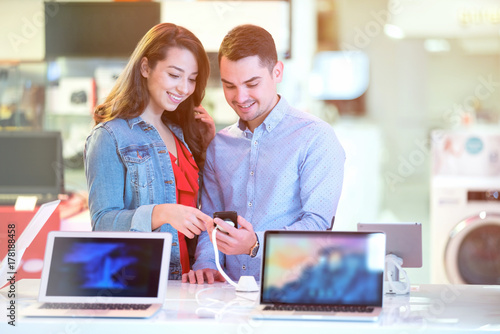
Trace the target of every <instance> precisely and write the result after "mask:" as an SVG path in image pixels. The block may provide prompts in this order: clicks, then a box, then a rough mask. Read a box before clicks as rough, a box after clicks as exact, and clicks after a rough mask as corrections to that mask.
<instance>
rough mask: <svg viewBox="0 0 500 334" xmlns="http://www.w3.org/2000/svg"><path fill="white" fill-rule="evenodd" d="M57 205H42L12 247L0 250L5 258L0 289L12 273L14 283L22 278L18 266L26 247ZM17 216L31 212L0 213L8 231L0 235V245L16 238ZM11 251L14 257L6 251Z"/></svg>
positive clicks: (0, 267) (54, 203)
mask: <svg viewBox="0 0 500 334" xmlns="http://www.w3.org/2000/svg"><path fill="white" fill-rule="evenodd" d="M59 203H61V201H60V200H56V201H52V202H48V203H45V204H42V205H41V206H40V208H39V209H38V211H37V212H36V213H35V215H34V216H33V218H32V219H31V220H30V222H29V223H28V225H26V228H25V229H24V230H23V232H22V233H21V235H20V236H19V237H18V238H17V240H16V242H15V243H14V245H12V246H9V247H6V248H5V250H0V254H2V255H3V254H5V257H4V258H3V260H2V263H1V264H0V288H1V287H3V286H5V285H6V284H7V283H8V282H9V281H11V277H12V276H13V275H14V273H15V275H14V280H16V281H17V280H19V279H21V278H23V277H22V276H23V274H26V273H25V272H24V270H23V269H22V267H21V266H20V265H21V263H22V259H23V255H24V253H25V252H26V250H27V249H28V247H29V246H30V245H31V244H32V243H33V241H34V240H35V238H36V237H37V236H38V235H39V234H40V231H41V230H42V228H43V227H44V225H45V224H46V223H47V221H48V220H49V218H50V217H51V216H52V214H53V213H54V211H55V210H56V208H57V207H58V206H59ZM19 215H22V217H25V216H27V215H31V212H27V211H19V212H13V213H12V212H7V213H5V214H2V212H0V218H1V219H0V221H1V222H3V223H5V230H6V232H7V231H8V233H4V234H0V241H2V242H0V244H2V245H7V244H9V245H10V243H8V241H9V239H11V238H14V237H15V236H16V232H17V230H18V228H19V227H20V226H19V225H20V224H19V222H18V221H17V220H16V219H15V218H16V217H18V216H19ZM4 242H5V243H4ZM40 242H43V240H40ZM32 247H33V246H32ZM31 249H32V248H31ZM31 249H30V250H31ZM11 250H13V251H14V252H13V253H14V254H15V256H14V257H13V256H9V252H8V251H11ZM29 252H30V251H28V253H29Z"/></svg>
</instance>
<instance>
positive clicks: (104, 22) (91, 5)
mask: <svg viewBox="0 0 500 334" xmlns="http://www.w3.org/2000/svg"><path fill="white" fill-rule="evenodd" d="M45 13H46V15H45V55H46V58H47V59H53V58H56V57H127V58H128V57H129V56H130V55H131V54H132V51H133V50H134V49H135V46H136V45H137V43H138V42H139V40H140V39H141V38H142V37H143V36H144V35H145V34H146V32H147V31H148V30H149V29H151V28H152V27H153V26H154V25H156V24H158V23H160V3H159V2H142V1H141V2H114V1H113V2H95V1H94V2H88V1H86V2H83V1H82V2H58V1H57V2H56V1H49V2H45Z"/></svg>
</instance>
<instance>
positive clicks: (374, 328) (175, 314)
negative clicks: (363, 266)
mask: <svg viewBox="0 0 500 334" xmlns="http://www.w3.org/2000/svg"><path fill="white" fill-rule="evenodd" d="M38 284H39V280H23V281H21V282H19V283H18V284H17V286H16V292H17V296H18V300H17V301H16V306H17V310H16V312H17V315H16V322H15V323H16V326H15V327H13V326H10V325H8V320H9V319H7V318H6V315H7V310H6V308H7V307H6V306H7V303H9V298H8V296H7V294H6V292H7V291H5V289H4V290H3V291H2V292H1V294H0V299H1V302H0V304H1V305H2V306H1V307H0V308H1V309H2V310H3V312H2V313H3V314H2V315H1V319H2V321H1V323H0V333H37V334H42V333H51V334H53V333H54V334H55V333H67V334H70V333H106V334H114V333H116V334H126V333H134V334H138V333H139V334H140V333H148V334H153V333H162V334H165V333H176V334H180V333H190V334H193V333H203V334H206V333H242V334H251V333H259V334H260V333H272V334H276V333H286V334H292V333H300V334H304V333H327V332H328V333H335V334H341V333H349V334H353V333H384V334H386V333H398V334H402V333H405V334H407V333H440V334H442V333H482V332H496V333H498V332H500V286H478V285H414V286H412V289H411V293H410V295H406V296H392V297H390V296H388V295H386V297H385V298H384V311H383V313H382V316H381V318H380V319H379V320H378V321H377V322H373V323H371V322H370V323H362V322H332V321H255V320H252V319H250V318H249V317H248V314H249V313H250V311H251V309H252V308H253V306H254V304H255V299H256V298H257V293H236V292H235V290H234V288H233V287H232V286H230V285H229V284H226V283H216V284H213V285H208V284H205V285H190V284H186V283H184V284H182V283H180V282H178V281H170V282H169V286H168V292H167V297H166V299H165V303H164V306H163V309H162V310H160V311H159V312H158V313H157V314H156V315H155V316H154V317H152V318H150V319H105V318H104V319H102V318H100V319H96V318H25V317H22V316H20V315H19V311H22V308H23V307H26V306H27V305H29V304H31V303H33V302H35V301H36V296H37V293H38Z"/></svg>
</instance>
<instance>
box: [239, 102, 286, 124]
mask: <svg viewBox="0 0 500 334" xmlns="http://www.w3.org/2000/svg"><path fill="white" fill-rule="evenodd" d="M278 96H279V98H280V99H279V101H278V103H276V105H275V106H274V108H273V110H271V112H270V113H269V115H267V117H266V119H265V120H264V122H262V124H261V125H259V126H258V127H262V126H263V127H264V128H265V129H266V130H267V131H268V132H271V131H272V130H273V129H274V128H275V127H276V126H277V125H278V123H279V122H280V121H281V120H282V119H283V116H285V114H286V111H287V109H288V103H287V102H286V101H285V99H284V98H283V97H282V96H280V95H278ZM238 127H239V128H240V130H241V131H245V130H246V129H247V128H248V127H247V124H246V122H245V121H242V120H241V119H239V120H238Z"/></svg>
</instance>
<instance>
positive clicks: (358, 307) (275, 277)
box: [251, 231, 385, 321]
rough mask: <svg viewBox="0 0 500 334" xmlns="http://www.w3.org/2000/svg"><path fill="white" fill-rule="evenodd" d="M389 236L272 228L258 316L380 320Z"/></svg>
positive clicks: (264, 257) (266, 242)
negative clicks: (386, 244)
mask: <svg viewBox="0 0 500 334" xmlns="http://www.w3.org/2000/svg"><path fill="white" fill-rule="evenodd" d="M384 261H385V235H384V234H383V233H380V232H376V233H367V232H332V231H316V232H312V231H311V232H309V231H267V232H266V233H265V234H264V251H263V255H262V271H261V287H260V302H259V305H258V307H257V308H256V309H255V310H254V311H253V312H252V313H251V317H252V318H254V319H279V320H293V319H295V320H340V321H375V320H377V319H378V317H379V315H380V312H381V311H382V300H383V281H384Z"/></svg>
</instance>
